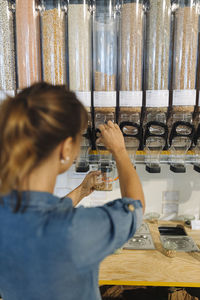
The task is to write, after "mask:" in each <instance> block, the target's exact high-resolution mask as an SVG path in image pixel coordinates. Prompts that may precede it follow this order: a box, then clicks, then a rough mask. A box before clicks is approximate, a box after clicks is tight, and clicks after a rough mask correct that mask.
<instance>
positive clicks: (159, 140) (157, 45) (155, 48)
mask: <svg viewBox="0 0 200 300" xmlns="http://www.w3.org/2000/svg"><path fill="white" fill-rule="evenodd" d="M171 12H172V7H171V0H149V1H147V17H146V61H145V90H146V109H145V118H144V123H143V125H144V131H145V134H144V144H145V148H146V151H147V153H148V155H147V160H146V163H147V166H146V170H147V171H149V172H154V173H157V172H160V167H159V159H160V156H159V155H160V153H161V151H162V150H163V149H164V147H166V142H167V134H168V129H167V126H166V122H167V111H168V105H169V70H170V45H171V24H172V13H171Z"/></svg>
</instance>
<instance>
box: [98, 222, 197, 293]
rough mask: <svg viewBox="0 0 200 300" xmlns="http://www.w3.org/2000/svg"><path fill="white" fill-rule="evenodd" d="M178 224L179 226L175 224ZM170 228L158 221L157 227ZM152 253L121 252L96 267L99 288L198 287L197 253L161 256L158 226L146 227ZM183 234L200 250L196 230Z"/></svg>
mask: <svg viewBox="0 0 200 300" xmlns="http://www.w3.org/2000/svg"><path fill="white" fill-rule="evenodd" d="M175 223H176V224H177V223H178V224H181V222H175ZM166 224H174V222H169V221H160V222H159V225H166ZM149 227H150V230H151V234H152V237H153V240H154V244H155V247H156V250H122V252H121V253H120V254H113V255H111V256H109V257H107V258H106V259H105V260H104V261H103V262H102V263H101V265H100V275H99V284H100V285H135V286H175V287H183V286H184V287H200V280H199V278H200V252H190V253H186V252H177V254H176V257H174V258H169V257H167V256H165V254H164V251H163V247H162V245H161V242H160V238H159V232H158V224H149ZM186 232H187V233H188V235H189V236H191V237H192V238H193V240H194V241H195V242H196V244H197V246H198V247H200V230H197V231H192V230H191V229H189V228H186Z"/></svg>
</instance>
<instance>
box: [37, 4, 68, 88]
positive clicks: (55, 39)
mask: <svg viewBox="0 0 200 300" xmlns="http://www.w3.org/2000/svg"><path fill="white" fill-rule="evenodd" d="M66 4H67V1H63V0H57V1H54V0H41V8H42V9H41V34H42V38H41V40H42V62H43V80H44V81H46V82H49V83H51V84H66V73H67V66H66V16H67V15H66V12H67V6H66Z"/></svg>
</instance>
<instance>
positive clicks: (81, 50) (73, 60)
mask: <svg viewBox="0 0 200 300" xmlns="http://www.w3.org/2000/svg"><path fill="white" fill-rule="evenodd" d="M68 51H69V88H70V90H72V91H75V92H78V96H79V97H80V98H81V95H82V97H83V100H84V99H85V100H86V101H83V102H85V103H84V104H85V105H86V106H90V105H91V93H90V92H91V13H90V6H89V4H88V1H84V0H70V1H69V4H68ZM84 96H85V98H84ZM80 100H81V99H80Z"/></svg>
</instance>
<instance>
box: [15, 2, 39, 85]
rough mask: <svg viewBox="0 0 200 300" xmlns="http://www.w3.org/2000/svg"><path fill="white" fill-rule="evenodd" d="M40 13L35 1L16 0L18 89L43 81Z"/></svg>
mask: <svg viewBox="0 0 200 300" xmlns="http://www.w3.org/2000/svg"><path fill="white" fill-rule="evenodd" d="M39 27H40V22H39V11H38V9H37V7H36V1H35V0H29V1H24V0H16V35H17V72H18V88H19V89H22V88H24V87H28V86H30V85H31V84H33V83H34V82H37V81H40V80H41V52H40V51H41V49H40V28H39Z"/></svg>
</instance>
